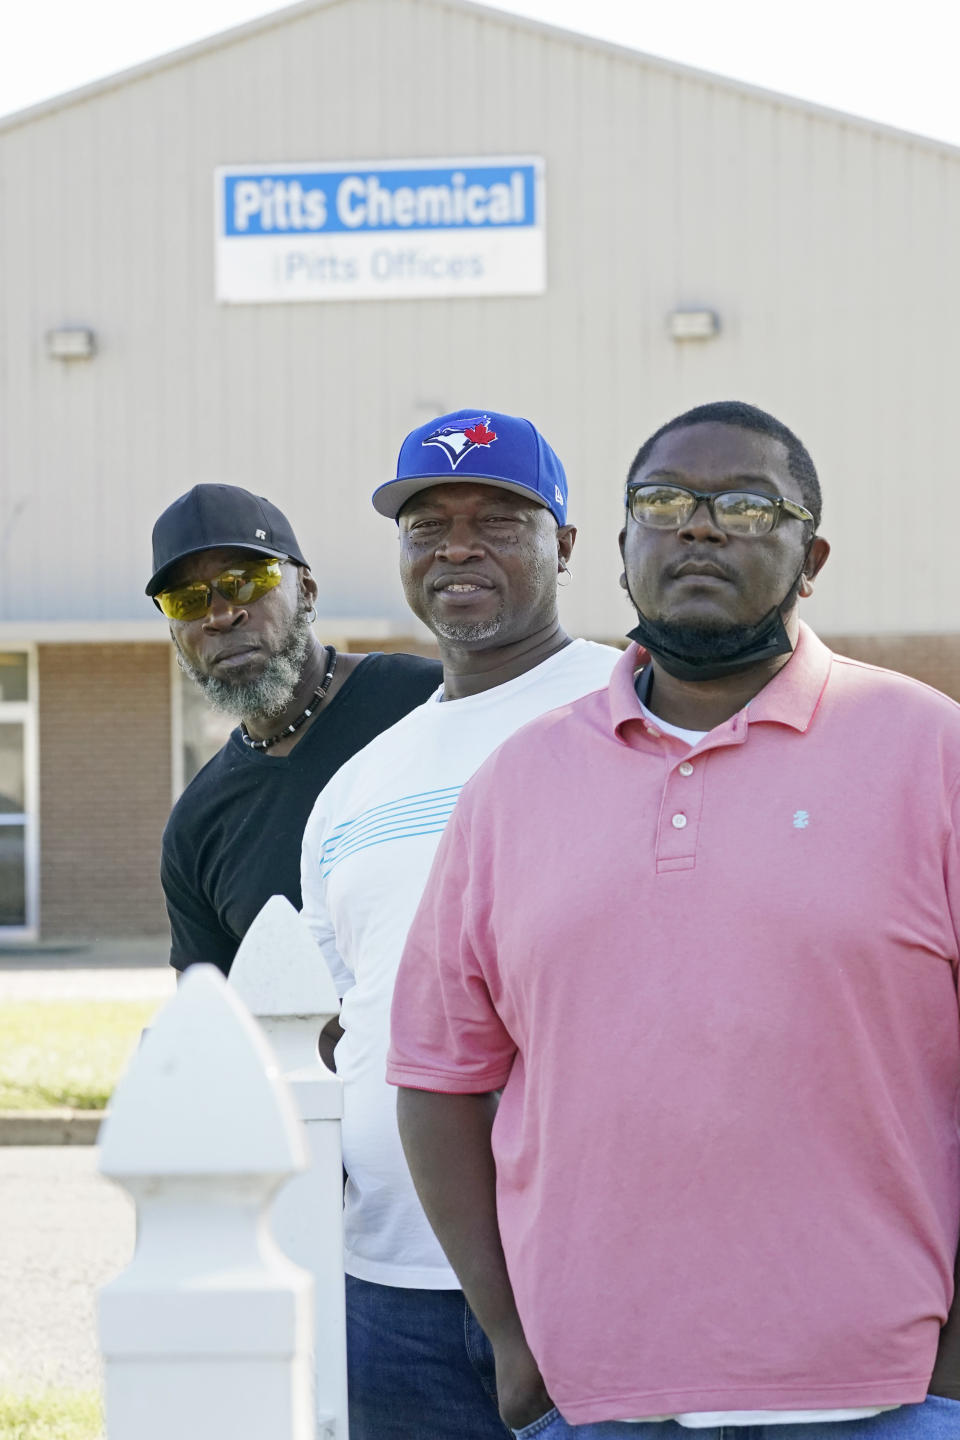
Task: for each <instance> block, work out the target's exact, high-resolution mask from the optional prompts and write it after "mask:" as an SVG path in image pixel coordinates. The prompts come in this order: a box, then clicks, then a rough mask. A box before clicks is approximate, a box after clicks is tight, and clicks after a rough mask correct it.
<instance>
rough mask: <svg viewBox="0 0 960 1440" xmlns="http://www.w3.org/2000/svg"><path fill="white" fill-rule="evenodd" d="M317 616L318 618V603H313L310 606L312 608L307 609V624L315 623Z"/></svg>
mask: <svg viewBox="0 0 960 1440" xmlns="http://www.w3.org/2000/svg"><path fill="white" fill-rule="evenodd" d="M316 618H317V607H316V605H311V606H310V609H309V610H308V611H307V624H308V625H312V624H313V623H314V621H315V620H316Z"/></svg>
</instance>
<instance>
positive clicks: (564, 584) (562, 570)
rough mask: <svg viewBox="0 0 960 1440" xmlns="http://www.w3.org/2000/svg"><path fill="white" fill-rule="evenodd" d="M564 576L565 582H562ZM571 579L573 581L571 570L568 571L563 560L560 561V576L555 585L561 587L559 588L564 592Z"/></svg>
mask: <svg viewBox="0 0 960 1440" xmlns="http://www.w3.org/2000/svg"><path fill="white" fill-rule="evenodd" d="M564 575H566V577H567V578H566V580H564V579H563V578H562V577H563V576H564ZM572 579H573V574H572V572H571V570H570V569H569V567H568V565H567V563H566V561H565V560H561V561H560V575H559V576H558V577H557V584H558V585H559V586H561V587H562V588H563V589H564V590H565V589H566V588H567V586H568V585H569V584H570V581H571V580H572Z"/></svg>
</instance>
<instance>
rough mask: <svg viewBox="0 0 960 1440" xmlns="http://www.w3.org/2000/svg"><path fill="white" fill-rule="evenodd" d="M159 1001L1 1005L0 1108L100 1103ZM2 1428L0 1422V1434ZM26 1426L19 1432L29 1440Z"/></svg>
mask: <svg viewBox="0 0 960 1440" xmlns="http://www.w3.org/2000/svg"><path fill="white" fill-rule="evenodd" d="M160 1003H161V1002H160V1001H145V1002H133V1001H127V1002H123V1001H105V1000H30V1001H17V1002H14V1003H11V1004H6V1005H3V1006H2V1007H0V1110H45V1109H48V1108H50V1107H51V1106H56V1105H70V1106H73V1107H74V1108H75V1109H78V1110H102V1109H103V1107H104V1106H105V1105H106V1103H107V1100H108V1098H109V1096H110V1092H111V1091H112V1089H113V1087H114V1085H115V1084H116V1082H117V1080H118V1078H119V1076H120V1073H121V1071H122V1070H123V1068H124V1066H125V1065H126V1063H127V1061H128V1060H129V1058H130V1056H131V1055H132V1053H133V1051H134V1049H135V1048H136V1045H137V1042H138V1040H139V1038H140V1033H141V1031H142V1030H143V1028H144V1026H145V1025H146V1024H148V1022H149V1021H150V1019H151V1018H152V1017H153V1016H154V1015H155V1014H156V1012H157V1010H158V1009H159V1008H160ZM0 1413H2V1412H0ZM7 1433H8V1432H7V1431H5V1430H3V1429H0V1437H4V1436H6V1434H7ZM10 1433H11V1434H13V1435H19V1434H20V1431H11V1432H10ZM33 1433H34V1432H33V1431H24V1432H23V1434H24V1435H28V1434H29V1435H30V1436H31V1440H32V1436H33ZM36 1433H37V1435H44V1436H45V1434H46V1432H45V1431H37V1432H36ZM58 1433H59V1432H58ZM66 1433H67V1432H66V1431H65V1432H64V1434H66ZM77 1433H78V1435H79V1434H80V1432H79V1431H78V1432H77ZM83 1433H86V1432H83Z"/></svg>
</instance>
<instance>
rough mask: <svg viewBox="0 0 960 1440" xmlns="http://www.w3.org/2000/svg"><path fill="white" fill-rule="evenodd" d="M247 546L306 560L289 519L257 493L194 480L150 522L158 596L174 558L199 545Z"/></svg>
mask: <svg viewBox="0 0 960 1440" xmlns="http://www.w3.org/2000/svg"><path fill="white" fill-rule="evenodd" d="M225 549H230V550H250V551H252V552H253V553H254V554H256V555H276V556H278V557H279V558H281V559H289V560H294V561H296V563H297V564H298V565H306V564H307V561H306V560H304V558H303V555H302V554H301V553H300V546H299V545H298V544H297V537H296V535H294V533H293V529H292V527H291V525H290V521H289V520H288V519H287V517H286V515H284V514H283V512H282V511H281V510H278V509H277V507H276V505H271V503H270V501H269V500H265V499H264V498H263V496H262V495H251V493H250V491H249V490H243V489H241V487H240V486H239V485H194V487H193V489H192V490H188V491H187V493H186V495H181V496H180V499H179V500H174V502H173V504H172V505H168V506H167V508H166V510H164V512H163V514H162V515H161V516H160V518H159V520H158V521H157V523H156V525H154V527H153V574H152V575H151V577H150V580H149V581H148V583H147V588H146V594H147V595H151V596H152V595H159V594H160V591H161V590H163V589H164V588H165V586H166V583H167V580H168V578H169V576H170V572H171V570H172V569H173V567H174V566H175V565H176V564H177V563H178V561H180V560H183V559H184V558H185V557H186V556H187V555H197V554H199V552H200V551H201V550H225Z"/></svg>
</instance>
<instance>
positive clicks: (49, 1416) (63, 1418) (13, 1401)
mask: <svg viewBox="0 0 960 1440" xmlns="http://www.w3.org/2000/svg"><path fill="white" fill-rule="evenodd" d="M102 1433H103V1415H102V1413H101V1410H100V1397H99V1395H98V1394H97V1392H96V1391H95V1390H38V1391H32V1392H21V1391H19V1390H0V1440H99V1437H100V1436H101V1435H102Z"/></svg>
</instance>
